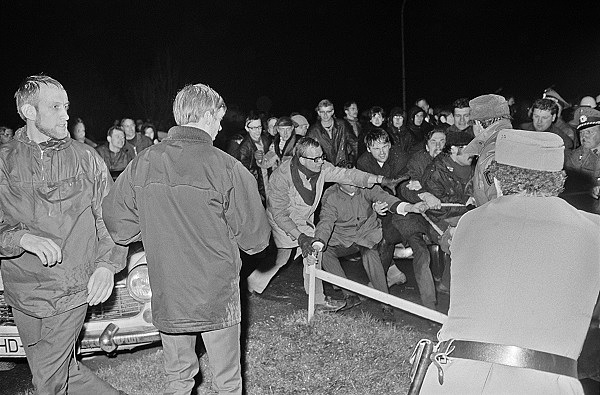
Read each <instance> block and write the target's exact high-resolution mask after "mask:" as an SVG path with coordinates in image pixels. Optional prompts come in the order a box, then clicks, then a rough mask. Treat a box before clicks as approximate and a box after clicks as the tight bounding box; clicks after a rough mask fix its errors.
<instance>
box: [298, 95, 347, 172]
mask: <svg viewBox="0 0 600 395" xmlns="http://www.w3.org/2000/svg"><path fill="white" fill-rule="evenodd" d="M315 111H316V112H317V114H318V119H317V121H316V122H315V123H314V124H312V125H311V126H310V127H309V128H308V132H307V133H306V137H310V138H312V139H315V140H317V141H318V142H319V145H320V146H321V148H322V150H323V152H324V154H325V160H326V161H328V162H330V163H332V164H333V165H334V166H341V167H344V166H346V165H348V164H352V165H353V164H354V163H356V158H357V156H356V155H355V153H354V152H352V146H353V143H352V139H353V138H354V137H353V136H354V134H353V132H352V131H351V130H348V123H347V122H346V121H344V120H341V119H337V118H335V110H334V108H333V103H332V102H330V101H329V100H327V99H323V100H321V101H320V102H319V104H317V107H316V108H315Z"/></svg>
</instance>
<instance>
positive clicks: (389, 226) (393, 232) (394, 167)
mask: <svg viewBox="0 0 600 395" xmlns="http://www.w3.org/2000/svg"><path fill="white" fill-rule="evenodd" d="M365 141H366V144H367V152H365V153H364V154H363V155H362V156H361V157H360V159H359V161H358V162H357V168H358V169H360V170H363V171H366V172H369V173H373V174H378V175H382V176H385V177H388V178H390V179H399V178H401V177H404V176H405V175H406V168H405V164H406V156H407V154H406V153H405V152H402V151H401V150H400V149H399V148H400V147H396V146H391V149H390V140H389V136H388V134H387V132H386V131H385V130H383V129H375V130H372V131H371V132H370V133H369V134H367V136H366V138H365ZM387 191H388V192H389V193H391V194H393V195H396V188H394V189H388V190H387ZM428 195H431V194H428ZM431 197H433V196H432V195H431ZM419 201H420V200H419ZM419 201H415V202H412V203H418V202H419ZM430 201H432V206H428V207H432V208H440V206H439V200H437V199H435V198H433V199H430ZM381 222H382V230H383V240H382V242H381V243H380V245H379V253H380V257H381V263H382V265H383V270H384V272H386V273H387V275H388V279H389V278H390V277H391V275H390V273H391V272H392V269H393V268H395V267H396V265H395V263H394V261H393V259H394V250H395V247H396V245H397V244H399V243H401V244H402V245H403V246H405V247H406V246H410V247H411V248H412V251H413V260H412V264H413V268H414V272H415V278H416V281H417V285H418V287H419V293H420V295H421V300H422V303H423V305H424V306H426V307H428V308H431V309H435V305H436V301H437V299H436V295H435V287H434V283H433V277H432V274H431V270H430V269H429V263H430V257H429V250H428V248H427V243H426V241H425V239H424V236H425V235H427V234H428V233H429V225H428V224H427V222H426V221H425V220H424V219H423V218H422V217H421V216H420V215H416V214H413V213H409V214H407V215H396V214H389V215H386V216H384V217H382V218H381ZM399 279H400V280H404V281H406V277H405V276H402V277H400V278H399ZM388 284H389V282H388ZM391 285H393V284H391Z"/></svg>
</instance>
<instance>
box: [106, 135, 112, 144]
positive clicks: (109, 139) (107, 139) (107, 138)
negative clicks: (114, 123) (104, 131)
mask: <svg viewBox="0 0 600 395" xmlns="http://www.w3.org/2000/svg"><path fill="white" fill-rule="evenodd" d="M111 140H112V139H111V138H110V136H106V141H108V144H110V141H111Z"/></svg>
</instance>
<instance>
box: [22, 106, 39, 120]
mask: <svg viewBox="0 0 600 395" xmlns="http://www.w3.org/2000/svg"><path fill="white" fill-rule="evenodd" d="M21 113H22V114H23V115H24V116H25V118H26V119H28V120H31V121H35V118H36V117H37V110H36V109H35V107H34V106H32V105H31V104H29V103H25V104H23V105H22V106H21Z"/></svg>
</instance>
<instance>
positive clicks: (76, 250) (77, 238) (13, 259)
mask: <svg viewBox="0 0 600 395" xmlns="http://www.w3.org/2000/svg"><path fill="white" fill-rule="evenodd" d="M112 183H113V181H112V178H111V177H110V174H109V172H108V168H107V167H106V164H105V163H104V160H103V159H102V158H101V157H100V155H98V153H96V151H95V150H94V149H93V148H92V147H90V146H89V145H86V144H82V143H79V142H77V141H73V140H72V139H71V137H69V136H67V137H66V138H64V139H62V140H52V142H51V143H47V144H46V143H42V144H37V143H35V142H33V141H31V140H30V139H29V137H28V136H27V132H26V130H25V128H21V129H19V130H18V131H17V133H16V134H15V139H14V140H13V141H11V142H10V143H8V144H5V145H3V146H2V147H0V218H1V221H2V222H1V223H0V254H1V255H2V257H6V258H8V259H3V260H2V265H1V268H2V280H3V282H4V288H5V289H4V297H5V299H6V301H7V303H8V304H9V305H11V306H13V307H14V308H16V309H18V310H20V311H22V312H24V313H26V314H29V315H31V316H34V317H38V318H43V317H49V316H53V315H56V314H59V313H62V312H64V311H67V310H70V309H73V308H75V307H78V306H81V305H83V304H85V303H86V300H87V296H88V292H87V284H88V281H89V279H90V276H91V275H92V274H93V273H94V271H95V270H96V269H97V268H98V267H106V268H108V269H109V270H111V271H112V272H118V271H120V270H121V269H123V268H124V267H125V263H126V262H125V258H126V250H124V249H123V248H118V247H115V244H114V243H113V241H112V239H111V237H110V235H109V234H108V231H107V230H106V226H105V224H104V221H103V219H102V218H103V217H102V199H103V198H104V197H105V196H106V194H107V193H108V190H109V188H110V186H111V185H112ZM25 233H30V234H33V235H36V236H42V237H47V238H50V239H52V240H53V241H54V242H55V243H56V244H58V246H60V248H61V250H62V262H60V263H58V264H56V265H54V266H52V267H48V266H44V265H43V264H42V262H41V261H40V259H39V258H38V257H37V256H36V255H35V254H33V253H30V252H27V251H25V250H23V248H21V247H20V240H21V237H22V236H23V235H24V234H25Z"/></svg>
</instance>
